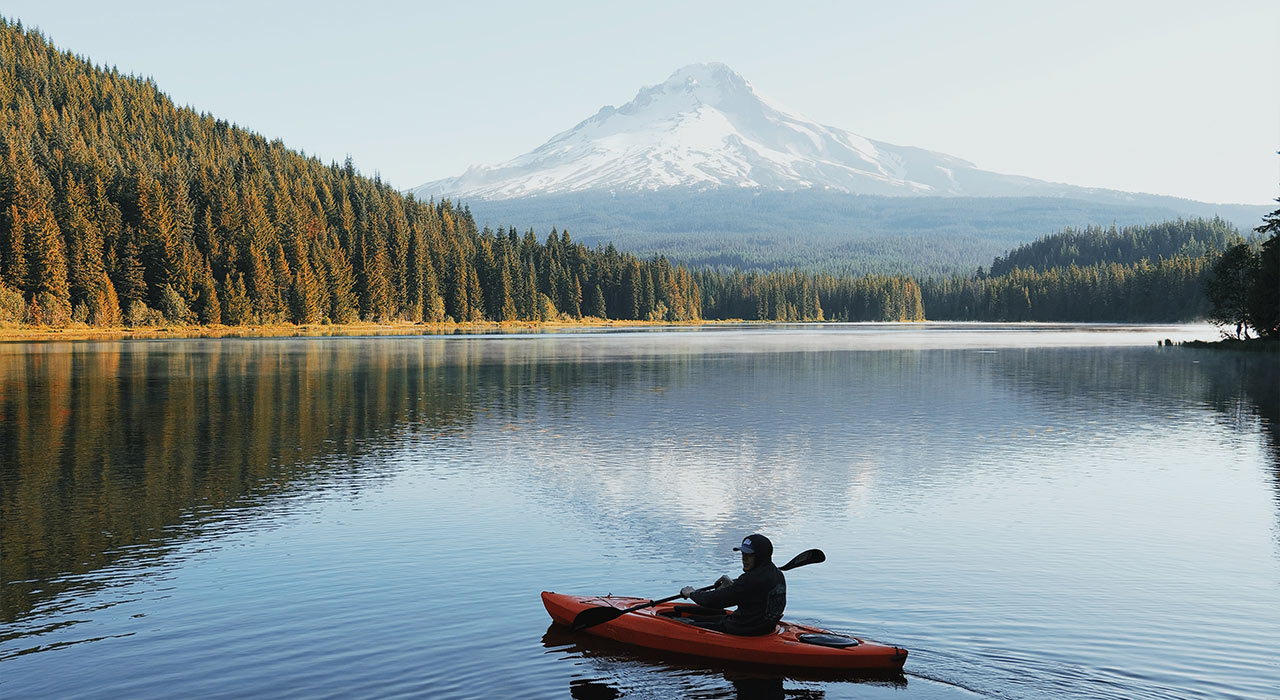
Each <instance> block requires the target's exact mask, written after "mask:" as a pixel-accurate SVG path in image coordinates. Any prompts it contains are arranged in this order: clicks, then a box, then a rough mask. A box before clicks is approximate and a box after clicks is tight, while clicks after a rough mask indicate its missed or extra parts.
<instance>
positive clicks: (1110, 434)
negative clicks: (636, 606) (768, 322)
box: [0, 324, 1280, 700]
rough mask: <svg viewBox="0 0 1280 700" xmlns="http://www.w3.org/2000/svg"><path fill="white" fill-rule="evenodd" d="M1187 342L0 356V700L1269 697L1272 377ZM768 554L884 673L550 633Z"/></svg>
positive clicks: (1040, 330)
mask: <svg viewBox="0 0 1280 700" xmlns="http://www.w3.org/2000/svg"><path fill="white" fill-rule="evenodd" d="M1194 337H1198V338H1203V339H1212V338H1213V337H1214V332H1213V331H1212V330H1211V329H1207V328H1204V327H1125V326H1029V327H1018V326H977V325H947V324H925V325H905V326H897V325H832V326H792V327H754V328H734V327H716V328H695V329H684V328H682V329H667V330H649V331H627V332H572V333H557V334H544V335H495V336H449V337H440V336H430V337H380V338H305V339H244V340H237V339H223V340H173V341H121V342H76V343H46V344H20V343H10V344H2V345H0V507H2V508H3V512H2V517H0V527H2V528H3V529H2V531H0V543H2V545H3V548H2V550H0V554H2V560H0V564H3V572H2V573H3V576H2V578H3V595H2V597H0V603H2V605H3V609H2V611H0V696H3V697H5V698H60V699H69V698H143V699H145V698H177V697H201V698H242V697H263V698H323V697H333V698H347V697H370V698H372V697H379V698H392V697H428V698H473V697H474V698H487V697H514V698H563V697H574V698H616V697H627V698H676V697H697V698H748V697H753V698H754V697H768V698H782V697H787V698H901V699H903V700H908V699H914V698H973V697H992V698H1042V697H1043V698H1062V697H1074V698H1263V697H1276V696H1277V689H1280V651H1277V650H1280V368H1278V367H1277V364H1278V363H1277V361H1276V357H1275V356H1274V355H1258V354H1243V353H1233V352H1215V351H1206V350H1193V349H1184V348H1171V347H1157V345H1156V341H1157V340H1158V339H1163V338H1173V339H1175V340H1181V339H1187V338H1194ZM756 531H759V532H764V533H766V534H768V535H769V536H770V537H771V538H772V539H773V541H774V542H775V544H776V545H777V548H778V560H779V561H785V560H786V559H788V558H790V557H791V556H792V555H793V554H795V553H798V552H799V551H801V550H803V549H807V548H810V547H818V548H821V549H823V550H824V551H825V552H826V554H827V556H828V561H827V562H826V563H824V564H821V565H816V566H810V567H806V568H803V569H797V570H795V571H793V572H791V573H790V574H789V575H788V582H789V596H788V597H789V605H788V609H787V616H788V617H789V618H791V619H794V620H798V621H804V622H811V623H817V624H820V625H822V626H825V627H828V628H831V629H834V630H837V631H841V632H846V633H852V634H857V635H860V636H865V637H870V638H873V639H878V640H882V641H886V642H889V643H893V644H896V645H899V646H904V647H907V648H908V649H910V650H911V657H910V658H909V659H908V661H907V667H906V670H907V674H906V676H905V678H901V679H895V680H888V681H885V680H879V681H867V680H859V679H846V678H820V677H803V676H801V677H785V678H784V677H779V676H775V675H770V674H768V673H763V674H761V673H753V672H752V670H751V669H743V668H738V667H726V666H723V665H717V664H715V663H702V662H696V661H690V660H688V659H669V658H664V657H662V656H660V655H653V654H646V653H643V652H637V651H633V650H629V649H627V648H625V647H620V646H613V645H608V644H605V643H603V642H599V641H593V639H592V638H591V637H588V636H584V635H573V634H569V633H567V632H565V631H563V630H560V629H557V628H553V627H551V626H550V618H549V617H548V616H547V614H546V612H545V611H544V610H543V608H542V605H541V601H540V600H539V596H538V594H539V592H540V591H542V590H544V589H547V590H554V591H559V592H569V593H610V592H612V593H615V594H619V595H636V596H651V597H659V596H666V595H671V594H673V593H675V592H677V591H678V590H679V589H680V587H681V586H683V585H686V584H697V585H705V584H706V583H709V582H710V581H712V580H713V579H715V578H716V577H717V576H718V575H720V574H722V573H734V572H735V571H736V570H737V569H738V568H739V567H738V561H737V557H736V553H735V552H733V551H732V549H731V548H732V547H733V545H734V544H735V543H736V542H737V541H738V540H739V539H740V538H741V537H742V536H743V535H745V534H749V533H751V532H756Z"/></svg>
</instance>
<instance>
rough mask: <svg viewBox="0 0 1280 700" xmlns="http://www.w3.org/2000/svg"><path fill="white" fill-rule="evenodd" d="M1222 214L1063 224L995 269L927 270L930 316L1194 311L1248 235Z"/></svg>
mask: <svg viewBox="0 0 1280 700" xmlns="http://www.w3.org/2000/svg"><path fill="white" fill-rule="evenodd" d="M1242 240H1243V239H1242V238H1241V236H1240V233H1239V231H1238V230H1237V229H1236V228H1235V227H1234V226H1232V225H1231V224H1229V223H1226V222H1224V221H1222V220H1221V219H1216V218H1215V219H1211V220H1206V219H1192V220H1186V221H1184V220H1178V221H1168V222H1164V223H1160V224H1155V225H1150V226H1133V227H1124V228H1120V229H1116V228H1115V227H1112V228H1110V229H1106V230H1104V229H1096V228H1094V229H1087V230H1085V231H1076V230H1072V229H1067V230H1064V231H1062V232H1060V233H1056V234H1052V235H1050V236H1045V237H1044V238H1041V239H1040V240H1038V241H1036V242H1034V243H1031V244H1029V245H1026V246H1022V247H1020V248H1018V249H1015V250H1013V251H1011V252H1010V253H1009V254H1008V255H1006V256H1004V257H1002V258H997V259H996V260H995V261H994V262H993V263H992V266H991V270H992V274H990V275H988V274H986V273H984V272H983V271H982V270H981V269H979V270H978V272H977V274H974V275H970V276H967V277H965V276H956V277H951V278H948V279H940V280H927V281H925V282H924V283H923V284H922V287H923V289H922V295H923V297H924V306H925V309H926V311H928V313H929V318H931V319H935V320H955V321H1113V322H1122V321H1134V322H1137V321H1188V320H1193V319H1198V318H1205V317H1206V316H1208V313H1209V308H1210V304H1209V300H1208V299H1207V298H1206V296H1205V294H1204V288H1205V283H1206V280H1207V279H1208V278H1209V276H1210V275H1211V273H1212V270H1213V266H1214V263H1215V262H1217V260H1218V258H1219V257H1221V255H1222V252H1223V250H1225V249H1227V248H1229V247H1230V246H1232V245H1235V244H1237V243H1239V242H1241V241H1242Z"/></svg>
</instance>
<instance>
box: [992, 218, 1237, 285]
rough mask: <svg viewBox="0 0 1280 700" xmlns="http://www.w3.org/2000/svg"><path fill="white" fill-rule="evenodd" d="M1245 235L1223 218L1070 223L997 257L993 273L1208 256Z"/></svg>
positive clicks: (1222, 249)
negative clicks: (1126, 224)
mask: <svg viewBox="0 0 1280 700" xmlns="http://www.w3.org/2000/svg"><path fill="white" fill-rule="evenodd" d="M1239 239H1240V232H1239V230H1237V229H1236V227H1235V226H1232V225H1231V224H1229V223H1227V222H1226V221H1223V220H1222V219H1221V218H1218V217H1214V218H1213V219H1193V220H1190V221H1184V220H1181V219H1179V220H1177V221H1165V222H1162V223H1158V224H1151V225H1147V226H1130V227H1125V228H1123V229H1117V228H1116V227H1115V226H1114V225H1112V226H1111V227H1110V228H1106V229H1104V228H1102V227H1100V226H1090V227H1088V228H1086V229H1084V230H1082V231H1080V230H1075V229H1070V228H1068V229H1066V230H1064V231H1062V232H1061V233H1056V234H1053V235H1050V236H1045V237H1043V238H1040V239H1039V240H1036V241H1034V242H1032V243H1028V244H1026V245H1022V246H1019V247H1017V248H1015V249H1013V250H1012V251H1010V252H1009V253H1008V254H1007V255H1005V256H1004V257H999V258H996V259H995V261H994V262H992V263H991V274H992V275H993V276H995V275H1003V274H1007V273H1009V272H1012V271H1013V270H1015V269H1017V268H1022V269H1024V270H1041V271H1043V270H1050V269H1053V268H1065V267H1069V266H1071V265H1079V266H1081V267H1088V266H1091V265H1098V264H1101V263H1119V264H1121V265H1135V264H1137V263H1140V262H1142V261H1143V260H1158V259H1161V258H1165V259H1173V258H1176V257H1191V258H1202V257H1205V256H1207V255H1215V254H1219V253H1221V252H1222V251H1224V250H1226V249H1227V248H1230V247H1231V246H1232V245H1234V244H1235V243H1236V242H1238V241H1239Z"/></svg>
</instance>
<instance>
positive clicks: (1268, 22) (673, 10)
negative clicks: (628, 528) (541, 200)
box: [0, 0, 1280, 204]
mask: <svg viewBox="0 0 1280 700" xmlns="http://www.w3.org/2000/svg"><path fill="white" fill-rule="evenodd" d="M793 5H794V6H789V7H786V8H785V9H783V4H782V3H777V2H742V1H739V2H700V3H694V2H667V1H665V0H661V1H660V0H649V1H646V2H643V3H629V4H623V3H611V2H602V1H600V0H595V1H588V2H541V3H498V2H489V3H484V2H471V3H467V2H449V3H432V2H417V3H406V2H379V3H371V4H370V6H368V7H363V6H359V5H358V4H356V3H350V2H342V3H338V2H323V1H321V0H315V1H313V2H288V3H285V2H268V1H265V0H260V1H258V2H244V1H243V0H228V1H225V2H220V3H201V4H199V5H195V4H188V3H182V2H175V1H173V0H168V1H165V2H129V1H121V2H110V3H107V2H101V1H99V0H95V1H93V2H81V1H79V0H58V2H49V1H48V0H38V1H34V2H33V1H29V0H7V1H6V2H5V3H4V6H3V8H0V13H3V14H4V15H5V16H6V17H8V18H9V19H10V20H14V19H17V20H21V21H22V22H23V24H25V25H27V26H36V27H39V28H41V29H42V30H43V31H44V33H45V34H46V35H47V36H49V37H50V38H51V39H52V40H53V41H54V42H55V43H56V44H57V45H58V46H59V47H60V48H63V49H67V50H70V51H72V52H74V53H77V54H80V55H85V56H88V57H89V58H90V59H92V60H93V61H94V62H96V63H99V64H106V65H115V66H117V67H118V68H120V69H121V70H122V71H125V72H128V73H136V74H140V75H146V76H151V77H153V78H155V80H156V82H157V83H158V84H159V86H160V88H161V89H162V90H164V91H165V92H166V93H168V94H169V95H170V96H171V97H173V99H174V100H175V101H177V102H178V103H179V104H186V105H191V106H193V107H195V108H196V109H198V110H201V111H208V112H211V113H213V114H215V115H217V116H219V117H222V118H225V119H229V120H231V121H234V122H236V123H238V124H240V125H242V126H246V127H248V128H250V129H252V130H254V131H256V132H259V133H261V134H263V135H265V136H267V137H268V138H280V139H283V140H284V141H285V143H287V144H288V145H289V146H290V147H293V148H297V149H301V150H305V151H306V152H308V153H313V154H316V155H319V156H320V157H322V158H324V159H325V160H341V159H342V158H344V157H345V156H346V155H348V154H350V155H351V157H352V158H353V159H354V161H355V163H356V166H357V167H358V168H359V169H360V170H361V171H362V172H364V173H365V174H370V175H372V174H373V173H375V172H377V173H380V174H381V175H382V177H383V179H385V180H387V181H389V182H390V183H391V184H393V185H395V186H397V187H400V188H409V187H412V186H415V185H418V184H420V183H422V182H425V181H427V180H432V179H437V178H441V177H446V176H450V175H456V174H458V173H459V172H461V171H462V170H464V169H465V168H466V167H467V166H469V165H472V164H478V163H488V164H491V163H496V162H501V161H504V160H507V159H509V158H512V157H514V156H516V155H519V154H521V153H524V152H525V151H528V150H531V149H533V148H534V147H536V146H538V145H539V144H541V143H543V142H544V141H546V140H547V139H548V138H550V137H551V136H552V135H554V134H556V133H558V132H560V131H563V130H565V129H568V128H571V127H572V126H573V125H574V124H576V123H577V122H579V121H581V120H582V119H585V118H586V117H588V116H590V115H592V114H594V113H595V112H596V111H597V110H599V108H600V107H601V106H603V105H605V104H612V105H620V104H622V103H624V102H626V101H628V100H630V99H631V98H632V97H633V96H634V95H635V92H636V90H637V89H639V88H640V87H641V86H642V85H652V84H655V83H659V82H661V81H663V80H665V79H666V77H667V76H668V75H669V74H670V73H671V72H672V71H674V70H675V69H677V68H679V67H681V66H683V65H686V64H688V63H693V62H701V61H721V62H724V63H726V64H728V65H729V66H730V67H732V68H733V69H734V70H736V71H738V72H739V73H741V74H742V75H743V76H744V77H745V78H746V79H747V80H748V81H750V82H751V83H752V84H754V85H755V86H756V88H757V89H758V90H760V91H761V92H763V93H764V94H766V95H769V96H770V97H773V98H774V99H776V100H777V101H779V102H781V103H782V104H784V105H786V106H788V107H789V108H790V109H791V110H793V111H795V112H799V113H800V114H803V115H805V116H808V117H810V118H812V119H815V120H817V121H819V122H822V123H824V124H829V125H832V126H836V127H840V128H843V129H847V130H850V131H853V132H855V133H858V134H861V135H863V136H866V137H869V138H873V139H878V140H882V141H888V142H891V143H897V144H901V145H910V146H919V147H922V148H928V149H931V150H937V151H941V152H944V153H948V154H951V155H954V156H959V157H961V158H965V159H968V160H971V161H973V162H974V163H976V164H977V165H978V166H979V167H982V168H986V169H989V170H995V171H998V172H1004V173H1012V174H1018V175H1027V176H1031V177H1037V178H1041V179H1046V180H1052V181H1058V182H1068V183H1070V184H1075V185H1084V186H1096V187H1110V188H1115V189H1121V190H1130V191H1139V192H1152V193H1157V194H1169V195H1175V196H1180V197H1188V198H1192V199H1199V200H1204V201H1215V202H1247V203H1255V204H1267V203H1270V202H1271V201H1272V200H1273V199H1274V198H1275V197H1276V196H1277V195H1280V157H1278V156H1276V151H1277V150H1280V48H1278V47H1277V41H1276V38H1275V37H1276V36H1278V35H1280V3H1276V2H1271V1H1268V0H1237V1H1233V0H1225V1H1212V2H1206V1H1204V0H1200V1H1197V2H1183V1H1180V0H1178V1H1167V2H1159V1H1142V2H1138V1H1134V2H1125V1H1123V0H1112V1H1110V2H1093V1H1085V2H1071V3H1040V2H1030V1H1024V2H996V1H986V2H909V1H904V2H898V3H892V5H891V6H890V3H881V2H876V3H871V2H797V3H793ZM196 7H199V9H194V8H196Z"/></svg>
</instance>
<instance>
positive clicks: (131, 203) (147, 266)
mask: <svg viewBox="0 0 1280 700" xmlns="http://www.w3.org/2000/svg"><path fill="white" fill-rule="evenodd" d="M0 107H2V109H3V113H2V120H0V321H10V322H27V323H35V324H46V325H65V324H66V323H68V322H71V321H76V322H83V323H88V324H91V325H117V324H120V323H130V324H148V323H158V322H162V321H163V322H175V323H186V322H198V323H204V324H216V323H224V324H246V323H278V322H294V323H317V322H323V321H331V322H335V323H339V322H349V321H353V320H356V319H365V320H374V321H385V320H392V319H400V320H407V321H427V322H437V321H444V320H447V319H453V320H457V321H478V320H494V321H507V320H521V319H525V320H547V319H549V318H553V317H557V316H560V315H564V316H568V317H574V318H576V317H581V316H583V315H593V316H601V317H604V316H607V317H609V318H619V319H635V318H639V319H652V320H677V321H678V320H686V319H697V318H699V317H700V316H701V309H700V303H701V295H700V293H699V290H698V289H697V287H696V285H695V283H694V280H693V277H692V275H691V274H690V273H689V272H688V271H687V270H685V269H683V268H680V267H674V266H672V265H671V264H670V263H669V262H668V261H667V260H666V259H664V258H660V257H659V258H654V259H652V260H641V259H639V258H637V257H636V256H634V255H631V254H623V253H619V252H618V251H617V250H615V249H613V248H611V247H610V248H600V247H597V248H596V249H588V248H586V247H585V246H583V245H581V244H578V243H575V242H573V241H572V240H571V239H570V237H569V235H568V233H567V232H566V233H564V234H560V233H558V232H556V231H555V230H552V232H551V234H550V235H549V236H548V238H547V239H546V240H545V242H539V241H538V240H536V239H535V237H534V235H533V233H532V231H531V230H530V231H527V232H526V233H525V234H524V235H518V234H517V232H516V231H515V230H514V229H506V230H499V231H498V232H493V231H491V230H489V229H487V228H486V230H484V231H477V230H476V225H475V223H474V220H473V218H472V216H471V214H470V211H469V210H468V209H466V208H458V207H456V206H454V205H453V204H452V203H450V202H448V201H444V202H439V203H435V202H418V201H415V200H414V199H413V198H412V197H406V196H404V195H402V194H401V193H399V192H397V191H396V190H394V189H392V188H391V187H390V186H389V185H387V184H385V183H383V182H381V181H380V180H379V179H377V178H373V179H371V178H366V177H362V176H360V175H358V174H357V173H356V171H355V169H354V168H353V167H352V165H351V163H350V161H348V162H347V163H346V164H345V165H341V166H340V165H337V164H332V165H327V166H326V165H324V164H322V163H321V162H320V161H318V160H317V159H315V158H309V157H306V156H305V155H304V154H298V153H295V152H293V151H290V150H288V149H286V148H285V147H284V145H283V144H282V143H280V142H279V141H272V142H268V141H267V140H266V139H264V138H262V137H261V136H258V135H256V134H253V133H251V132H248V131H246V130H243V129H240V128H238V127H236V126H233V125H231V124H228V123H227V122H225V121H222V120H218V119H215V118H213V117H212V116H209V115H204V114H197V113H196V112H194V111H193V110H191V109H187V108H178V107H176V106H175V105H174V104H173V103H172V102H171V101H170V100H169V99H168V98H167V97H166V96H165V95H164V94H163V93H161V92H160V91H159V89H158V88H157V87H156V85H155V84H154V83H153V82H151V81H150V80H143V79H139V78H135V77H131V76H122V75H120V74H119V73H118V72H117V71H116V70H114V69H109V70H108V69H104V68H98V67H95V66H93V65H91V64H90V63H88V62H87V61H85V60H83V59H81V58H78V57H76V56H73V55H72V54H70V53H66V52H60V51H58V50H57V49H56V48H54V47H53V46H52V45H51V44H50V43H49V42H47V41H46V40H45V39H44V37H43V36H41V35H40V34H39V33H38V32H29V31H26V30H24V29H23V27H22V26H21V24H10V23H9V22H8V21H7V20H4V19H2V18H0Z"/></svg>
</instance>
